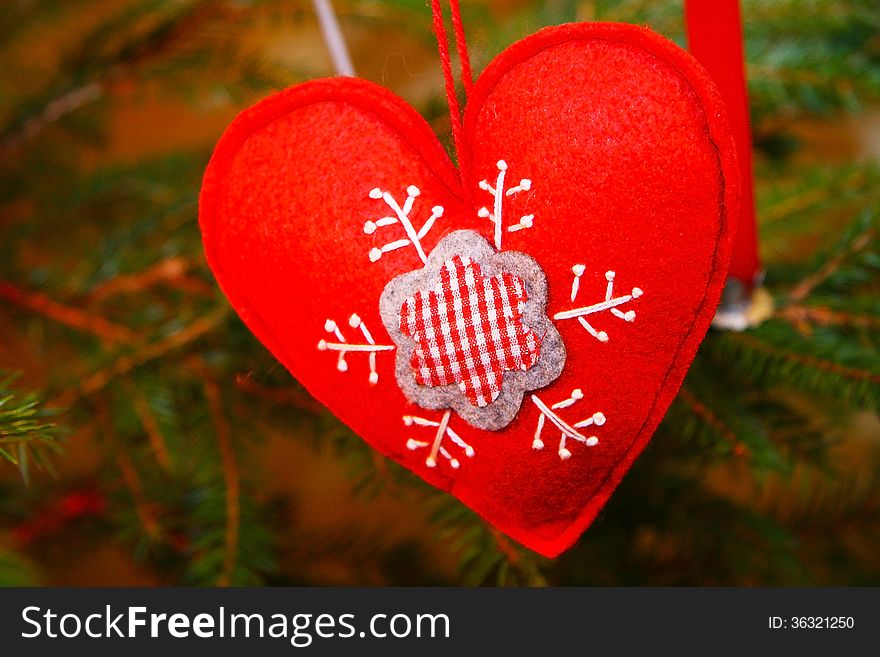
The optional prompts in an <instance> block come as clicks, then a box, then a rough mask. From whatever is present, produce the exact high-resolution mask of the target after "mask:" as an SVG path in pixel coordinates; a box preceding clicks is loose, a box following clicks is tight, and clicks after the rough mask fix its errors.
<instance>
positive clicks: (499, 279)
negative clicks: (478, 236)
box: [400, 256, 541, 408]
mask: <svg viewBox="0 0 880 657" xmlns="http://www.w3.org/2000/svg"><path fill="white" fill-rule="evenodd" d="M527 300H528V293H527V292H526V289H525V283H524V282H523V280H522V279H521V278H520V277H519V276H515V275H513V274H509V273H500V274H496V275H495V276H492V277H488V278H486V277H484V276H483V274H482V269H481V267H480V265H479V264H477V263H475V262H473V261H472V260H471V259H470V258H468V257H463V256H455V257H453V258H451V259H450V260H447V261H446V262H444V263H443V267H442V268H441V270H440V289H439V290H432V291H428V292H423V291H419V292H416V293H415V294H414V295H413V296H411V297H409V298H407V299H406V301H405V302H404V303H403V305H402V306H401V308H400V330H401V331H402V332H403V333H405V334H406V335H408V336H409V337H411V338H412V339H413V340H414V341H415V343H416V346H415V349H414V351H413V355H412V359H411V361H410V365H411V367H412V369H413V372H414V373H415V378H416V381H417V382H418V383H419V384H420V385H424V386H430V387H436V386H443V385H449V384H451V383H457V384H458V386H459V388H460V389H461V391H462V392H463V393H464V395H465V397H467V399H468V401H470V403H471V404H473V405H474V406H478V407H481V408H482V407H484V406H487V405H489V404H490V403H492V402H493V401H495V399H496V398H497V397H498V395H499V394H500V392H501V386H502V383H503V376H504V372H505V371H507V370H523V371H525V370H527V369H529V368H530V367H532V365H534V364H535V362H536V361H537V360H538V356H539V354H540V348H541V341H540V340H539V339H538V336H537V335H535V333H534V332H533V331H532V330H531V329H530V328H529V327H528V326H526V325H524V324H523V323H522V313H523V310H524V308H525V302H526V301H527Z"/></svg>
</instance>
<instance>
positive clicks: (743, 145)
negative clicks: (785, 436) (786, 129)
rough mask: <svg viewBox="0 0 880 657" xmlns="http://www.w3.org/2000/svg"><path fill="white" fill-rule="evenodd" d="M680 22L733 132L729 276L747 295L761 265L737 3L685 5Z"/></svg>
mask: <svg viewBox="0 0 880 657" xmlns="http://www.w3.org/2000/svg"><path fill="white" fill-rule="evenodd" d="M685 16H686V19H687V32H688V46H689V49H690V52H691V54H692V55H693V56H694V57H696V58H697V60H699V62H700V63H701V64H702V65H703V66H705V67H706V70H707V71H708V72H709V75H711V76H712V78H713V79H714V80H715V84H717V85H718V90H719V91H720V92H721V97H722V98H723V99H724V102H725V105H727V114H728V117H729V118H730V125H731V127H732V128H733V137H734V140H735V141H736V150H737V154H738V155H739V164H740V174H741V179H742V201H741V202H740V213H739V221H738V222H737V229H736V238H735V241H734V243H733V253H732V254H731V258H730V273H729V276H730V277H731V278H735V279H737V280H739V281H740V282H741V283H743V285H744V286H745V287H746V289H748V290H750V289H751V288H752V285H754V284H755V279H756V277H757V275H758V272H759V270H760V267H761V263H760V259H759V257H758V236H757V227H756V222H755V199H754V192H753V174H752V139H751V128H750V122H749V101H748V97H747V94H746V78H745V66H744V62H743V34H742V21H741V18H740V10H739V0H687V2H686V3H685Z"/></svg>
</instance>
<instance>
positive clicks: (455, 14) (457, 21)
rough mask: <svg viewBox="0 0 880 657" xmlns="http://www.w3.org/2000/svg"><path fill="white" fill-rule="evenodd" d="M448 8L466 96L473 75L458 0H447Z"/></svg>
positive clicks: (472, 83) (468, 93) (469, 93)
mask: <svg viewBox="0 0 880 657" xmlns="http://www.w3.org/2000/svg"><path fill="white" fill-rule="evenodd" d="M449 9H450V11H451V13H452V29H453V30H454V31H455V49H456V50H457V51H458V62H459V65H460V66H461V83H462V84H463V85H464V94H465V98H467V97H468V96H470V95H471V88H472V87H473V86H474V75H473V73H472V71H471V58H470V55H469V54H468V49H467V40H466V39H465V37H464V24H463V23H462V22H461V9H460V8H459V6H458V0H449Z"/></svg>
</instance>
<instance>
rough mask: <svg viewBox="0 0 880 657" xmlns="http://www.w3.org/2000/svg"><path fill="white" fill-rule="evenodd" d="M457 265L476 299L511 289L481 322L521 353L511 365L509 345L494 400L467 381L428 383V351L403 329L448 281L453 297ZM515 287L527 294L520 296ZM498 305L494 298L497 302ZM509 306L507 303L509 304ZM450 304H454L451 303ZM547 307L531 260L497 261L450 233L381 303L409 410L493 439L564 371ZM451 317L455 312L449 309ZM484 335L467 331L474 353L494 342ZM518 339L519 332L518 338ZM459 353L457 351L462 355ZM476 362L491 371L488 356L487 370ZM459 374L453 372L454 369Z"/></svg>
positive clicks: (505, 254)
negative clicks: (488, 290)
mask: <svg viewBox="0 0 880 657" xmlns="http://www.w3.org/2000/svg"><path fill="white" fill-rule="evenodd" d="M452 263H457V264H459V265H465V268H464V269H462V268H461V267H459V271H460V272H464V274H462V275H467V276H468V277H469V279H468V281H467V284H468V285H470V286H471V287H470V290H471V291H473V288H474V286H478V285H480V284H485V285H492V286H495V287H494V288H493V289H494V290H496V292H497V286H498V285H501V284H506V285H508V286H509V290H510V293H511V294H510V295H508V296H507V297H503V298H504V299H505V303H504V304H503V307H495V306H493V304H492V302H491V301H490V302H489V307H488V309H487V310H485V311H484V314H485V313H486V312H488V313H489V315H490V319H492V320H493V321H492V322H490V323H487V324H485V326H487V327H488V326H491V327H492V329H493V330H494V331H495V332H497V330H498V328H499V327H501V329H502V332H504V331H506V332H508V333H507V334H509V335H511V336H512V339H513V340H514V343H515V345H518V346H519V347H522V351H523V353H522V354H521V359H519V360H517V359H515V358H514V359H513V360H512V361H510V354H509V351H510V349H509V344H508V345H507V348H506V349H505V353H506V357H505V360H508V361H510V362H508V363H507V364H506V365H505V368H504V370H505V371H503V374H502V375H500V383H499V384H498V385H493V386H491V388H492V390H493V394H492V395H488V396H486V395H483V396H481V395H480V394H477V393H475V392H474V390H473V388H472V387H471V386H469V385H468V384H467V383H466V380H467V379H466V377H459V378H458V379H457V380H454V381H451V382H449V383H447V382H446V381H447V380H448V379H445V378H443V377H440V378H439V379H438V378H436V377H427V376H426V375H425V373H424V371H423V368H424V361H423V359H422V358H421V356H422V355H423V354H422V353H421V352H420V351H419V349H421V348H423V347H424V343H421V344H420V343H419V342H418V340H417V339H414V337H412V336H413V335H416V337H419V336H418V335H417V333H416V332H415V331H414V330H413V327H412V326H407V324H406V319H405V318H406V316H407V315H406V314H407V308H409V309H410V310H411V309H412V307H413V303H414V301H413V300H414V299H420V300H422V301H423V302H425V303H427V302H426V301H425V299H427V298H428V297H429V296H430V295H436V294H438V293H439V291H440V290H441V289H442V285H443V284H444V281H443V278H444V277H447V280H446V281H445V284H446V285H447V289H448V284H449V281H448V276H449V275H450V272H451V267H452ZM474 274H481V275H482V276H483V277H485V279H486V281H484V282H482V283H481V282H480V281H474V280H471V279H472V278H473V277H474ZM462 284H464V281H462ZM517 286H521V287H523V288H524V289H523V290H520V289H519V287H517ZM520 292H522V294H520ZM498 298H499V297H498V296H497V295H496V297H495V299H496V301H497V299H498ZM508 299H509V301H510V302H509V303H507V300H508ZM447 300H448V301H450V302H451V299H447ZM434 303H435V304H438V303H439V304H442V303H443V299H442V298H441V299H440V300H439V301H438V300H437V299H434ZM456 303H457V301H456ZM546 305H547V281H546V278H545V276H544V272H543V271H542V270H541V268H540V266H539V265H538V263H537V262H536V261H535V260H534V259H533V258H531V257H530V256H528V255H526V254H523V253H517V252H513V251H502V252H500V253H499V252H497V251H495V249H494V248H493V247H492V246H491V245H490V244H489V243H488V242H487V240H486V239H485V238H484V237H483V236H482V235H480V234H479V233H476V232H474V231H465V230H462V231H455V232H452V233H450V234H449V235H447V236H446V237H444V238H443V239H442V240H441V241H440V243H439V244H437V246H436V247H435V248H434V250H433V251H432V252H431V254H430V256H429V257H428V260H427V262H426V264H425V266H424V267H423V268H422V269H419V270H416V271H412V272H409V273H406V274H402V275H400V276H397V277H396V278H394V279H392V280H391V281H390V282H389V283H388V284H387V285H386V286H385V289H384V290H383V292H382V296H381V297H380V300H379V312H380V315H381V318H382V322H383V324H384V325H385V328H386V330H387V331H388V333H389V335H390V336H391V339H392V340H393V342H394V343H395V344H396V345H397V347H398V349H397V356H396V361H395V376H396V378H397V382H398V384H399V386H400V388H401V390H402V391H403V393H404V395H405V396H406V398H407V399H408V400H409V401H410V402H412V403H414V404H416V405H418V406H421V407H422V408H426V409H431V410H441V409H447V408H451V409H453V410H454V411H455V412H456V413H457V414H458V415H459V416H460V417H461V418H462V419H463V420H465V421H466V422H467V423H469V424H471V425H472V426H474V427H477V428H479V429H485V430H490V431H495V430H499V429H503V428H504V427H506V426H507V425H508V424H510V423H511V422H512V421H513V419H514V418H515V417H516V415H517V413H518V411H519V409H520V406H521V405H522V401H523V397H524V395H525V393H526V392H528V391H530V390H535V389H538V388H542V387H544V386H546V385H548V384H550V383H552V382H553V381H554V380H555V379H556V378H557V377H559V375H560V374H561V373H562V370H563V367H564V366H565V358H566V352H565V346H564V345H563V343H562V338H561V336H560V335H559V332H558V331H557V330H556V328H555V326H554V325H553V323H552V322H551V320H550V319H549V318H548V317H547V315H546ZM449 310H450V312H451V310H452V309H449ZM492 313H496V315H492ZM402 321H403V326H402ZM428 330H430V328H428ZM452 330H453V331H456V327H455V326H453V327H452ZM479 330H480V327H479V326H478V327H477V335H474V326H473V325H469V326H468V336H469V338H470V342H471V345H473V343H474V342H476V343H479V344H481V345H482V344H484V343H485V341H486V340H491V339H492V336H489V335H482V336H480V335H479ZM486 330H488V329H486ZM513 332H516V333H515V335H514V333H513ZM464 334H465V331H464V329H463V328H462V330H461V332H460V333H458V334H456V335H457V336H458V337H461V338H462V340H463V341H466V339H465V338H463V337H462V336H464ZM495 337H498V336H497V335H496V336H495ZM535 341H538V342H539V343H540V346H539V348H533V346H535V345H534V344H533V343H534V342H535ZM459 346H460V345H456V347H457V348H458V347H459ZM441 355H442V354H441ZM414 356H415V358H414ZM475 360H476V362H475V363H474V366H475V368H476V370H478V371H480V372H485V371H486V370H485V369H484V368H483V365H485V364H486V362H485V353H484V354H483V360H482V362H481V359H480V358H479V357H477V358H476V359H475ZM511 363H512V364H513V365H512V364H511ZM514 365H518V367H516V366H514ZM420 367H421V368H422V371H421V374H420ZM456 367H457V366H456V365H453V366H452V369H453V370H454V369H455V368H456ZM508 368H511V369H508ZM486 377H488V378H489V379H490V383H493V384H494V381H491V377H492V375H491V373H488V372H487V373H486V374H485V376H482V375H481V380H483V382H484V383H485V382H486ZM429 378H433V381H432V382H433V383H434V384H435V385H423V384H422V383H420V381H419V379H421V380H422V381H427V380H428V379H429Z"/></svg>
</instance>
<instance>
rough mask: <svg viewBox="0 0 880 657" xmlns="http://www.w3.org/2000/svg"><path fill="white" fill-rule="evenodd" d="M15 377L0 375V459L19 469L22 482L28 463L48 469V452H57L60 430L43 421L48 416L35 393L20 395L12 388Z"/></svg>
mask: <svg viewBox="0 0 880 657" xmlns="http://www.w3.org/2000/svg"><path fill="white" fill-rule="evenodd" d="M13 381H14V377H13V376H10V375H6V376H0V459H2V460H5V461H7V462H9V463H11V464H13V465H15V466H17V467H18V469H19V472H20V473H21V476H22V479H23V480H24V481H25V483H28V482H29V481H30V476H29V464H30V462H31V461H33V462H34V463H35V464H37V465H40V466H43V467H48V466H49V465H50V464H49V462H48V460H47V459H48V456H49V453H50V452H57V451H58V449H59V445H58V440H59V433H60V430H59V429H58V427H57V426H56V425H55V424H54V423H53V422H47V421H45V418H47V417H49V414H48V413H47V412H46V411H44V410H43V409H42V408H41V407H40V403H39V401H38V399H37V397H36V395H34V394H25V395H24V396H20V395H18V394H16V393H15V392H14V391H13V389H12V383H13Z"/></svg>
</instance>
